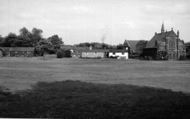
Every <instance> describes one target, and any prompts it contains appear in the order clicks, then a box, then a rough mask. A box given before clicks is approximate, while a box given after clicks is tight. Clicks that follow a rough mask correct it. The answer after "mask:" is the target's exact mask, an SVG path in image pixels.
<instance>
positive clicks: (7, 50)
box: [0, 47, 34, 57]
mask: <svg viewBox="0 0 190 119" xmlns="http://www.w3.org/2000/svg"><path fill="white" fill-rule="evenodd" d="M0 50H1V52H2V53H3V54H5V56H10V57H32V56H34V47H0ZM2 53H1V54H2Z"/></svg>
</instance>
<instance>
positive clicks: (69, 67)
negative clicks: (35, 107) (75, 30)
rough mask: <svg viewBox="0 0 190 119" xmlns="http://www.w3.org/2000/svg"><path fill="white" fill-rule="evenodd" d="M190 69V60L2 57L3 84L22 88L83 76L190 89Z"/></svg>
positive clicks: (108, 81) (92, 79)
mask: <svg viewBox="0 0 190 119" xmlns="http://www.w3.org/2000/svg"><path fill="white" fill-rule="evenodd" d="M189 71H190V61H139V60H127V61H125V60H113V59H111V60H110V59H74V58H71V59H70V58H69V59H67V58H65V59H56V58H54V57H45V58H43V57H37V58H8V57H4V58H1V59H0V85H1V86H5V87H8V88H10V89H11V90H21V89H27V88H30V85H31V84H35V83H36V82H38V81H45V82H51V81H64V80H79V81H86V82H94V83H106V84H132V85H139V86H151V87H159V88H166V89H172V90H174V91H184V92H190V72H189Z"/></svg>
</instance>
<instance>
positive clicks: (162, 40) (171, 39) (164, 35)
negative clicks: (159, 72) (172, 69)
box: [144, 24, 186, 60]
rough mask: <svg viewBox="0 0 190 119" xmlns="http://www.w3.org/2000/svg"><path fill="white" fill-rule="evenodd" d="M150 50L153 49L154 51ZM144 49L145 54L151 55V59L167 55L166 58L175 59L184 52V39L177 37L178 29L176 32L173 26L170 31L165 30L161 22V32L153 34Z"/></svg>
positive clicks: (183, 54) (182, 55)
mask: <svg viewBox="0 0 190 119" xmlns="http://www.w3.org/2000/svg"><path fill="white" fill-rule="evenodd" d="M151 50H154V52H153V51H151ZM144 51H145V52H144V54H145V55H149V57H150V56H152V58H153V59H162V58H166V57H167V59H174V60H177V59H180V58H181V57H184V56H185V54H186V51H185V45H184V41H183V40H181V39H180V38H179V31H177V34H176V33H175V32H174V30H173V28H172V29H171V31H165V29H164V24H162V27H161V33H155V34H154V36H153V37H152V39H151V40H150V41H149V42H148V43H147V45H146V48H145V50H144ZM151 53H153V54H151ZM155 53H156V54H155Z"/></svg>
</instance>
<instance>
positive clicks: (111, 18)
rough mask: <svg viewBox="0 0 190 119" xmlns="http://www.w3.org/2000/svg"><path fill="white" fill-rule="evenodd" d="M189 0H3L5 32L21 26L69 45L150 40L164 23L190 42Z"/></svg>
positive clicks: (0, 13)
mask: <svg viewBox="0 0 190 119" xmlns="http://www.w3.org/2000/svg"><path fill="white" fill-rule="evenodd" d="M189 6H190V0H0V34H1V35H2V36H6V35H7V34H8V33H9V32H14V33H16V34H18V31H19V29H20V28H22V27H24V26H25V27H26V28H28V29H29V30H31V29H32V28H33V27H37V28H40V29H42V30H43V36H44V37H49V36H51V35H53V34H58V35H59V36H60V37H62V38H63V41H64V42H65V43H66V44H76V43H79V42H102V40H101V39H102V37H104V39H105V42H106V43H109V44H118V43H123V42H124V40H125V39H128V40H140V39H145V40H150V39H151V38H152V36H153V35H154V33H155V32H160V29H161V24H162V22H163V21H164V24H165V28H166V29H167V30H171V27H173V28H174V30H175V31H176V30H179V31H180V38H181V39H184V41H185V42H187V41H190V33H189V31H190V7H189Z"/></svg>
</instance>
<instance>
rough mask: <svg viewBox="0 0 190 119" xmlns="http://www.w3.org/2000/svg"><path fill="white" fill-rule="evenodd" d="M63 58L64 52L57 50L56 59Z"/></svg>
mask: <svg viewBox="0 0 190 119" xmlns="http://www.w3.org/2000/svg"><path fill="white" fill-rule="evenodd" d="M63 57H64V51H63V50H58V51H57V58H63Z"/></svg>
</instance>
